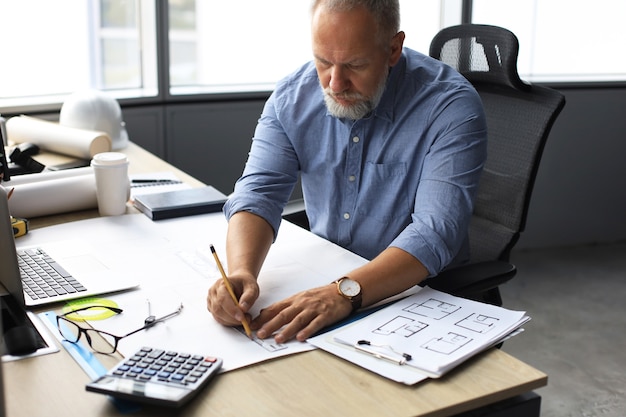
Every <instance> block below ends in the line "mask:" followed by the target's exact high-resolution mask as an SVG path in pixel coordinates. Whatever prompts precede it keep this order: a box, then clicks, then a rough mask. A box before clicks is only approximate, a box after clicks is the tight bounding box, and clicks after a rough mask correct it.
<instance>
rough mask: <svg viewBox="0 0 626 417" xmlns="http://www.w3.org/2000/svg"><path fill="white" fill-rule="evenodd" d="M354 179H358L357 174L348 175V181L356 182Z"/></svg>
mask: <svg viewBox="0 0 626 417" xmlns="http://www.w3.org/2000/svg"><path fill="white" fill-rule="evenodd" d="M354 180H356V176H354V175H350V176H349V177H348V181H350V182H354Z"/></svg>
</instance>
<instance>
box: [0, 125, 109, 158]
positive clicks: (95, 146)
mask: <svg viewBox="0 0 626 417" xmlns="http://www.w3.org/2000/svg"><path fill="white" fill-rule="evenodd" d="M6 129H7V136H8V138H9V140H10V141H12V142H15V143H23V142H29V143H34V144H35V145H37V146H39V148H41V149H44V150H48V151H51V152H56V153H60V154H65V155H70V156H75V157H77V158H82V159H91V158H92V157H93V156H94V155H96V154H98V153H101V152H109V151H110V150H111V138H109V135H108V134H106V133H105V132H98V131H95V130H85V129H77V128H74V127H67V126H61V125H60V124H58V123H54V122H49V121H47V120H42V119H38V118H35V117H30V116H15V117H11V118H10V119H9V120H7V122H6Z"/></svg>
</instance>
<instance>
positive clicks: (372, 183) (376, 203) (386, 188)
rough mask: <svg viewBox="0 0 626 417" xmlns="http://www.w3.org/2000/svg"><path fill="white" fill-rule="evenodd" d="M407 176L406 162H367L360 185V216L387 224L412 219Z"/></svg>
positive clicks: (358, 203)
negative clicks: (409, 217) (397, 220)
mask: <svg viewBox="0 0 626 417" xmlns="http://www.w3.org/2000/svg"><path fill="white" fill-rule="evenodd" d="M407 175H408V174H407V166H406V164H405V163H404V162H396V163H387V164H375V163H372V162H366V164H365V167H364V168H363V176H362V178H361V182H360V184H359V195H358V199H357V209H356V210H357V213H359V214H360V215H364V216H367V217H371V218H374V219H376V220H378V221H380V222H383V223H388V222H390V221H391V220H393V219H397V218H407V217H408V216H410V214H411V212H412V210H411V205H410V203H409V194H410V190H409V179H408V178H407Z"/></svg>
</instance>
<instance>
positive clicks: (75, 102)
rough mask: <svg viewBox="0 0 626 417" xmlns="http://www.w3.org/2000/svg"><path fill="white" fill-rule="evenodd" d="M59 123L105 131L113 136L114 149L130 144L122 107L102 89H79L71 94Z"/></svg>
mask: <svg viewBox="0 0 626 417" xmlns="http://www.w3.org/2000/svg"><path fill="white" fill-rule="evenodd" d="M59 124H61V125H62V126H68V127H74V128H78V129H86V130H96V131H98V132H104V133H106V134H108V135H109V137H110V138H111V148H112V149H113V150H120V149H123V148H125V147H126V146H127V145H128V133H127V132H126V127H125V124H124V121H123V120H122V109H121V108H120V105H119V103H118V102H117V100H115V99H114V98H112V97H109V96H108V95H106V94H104V93H103V92H101V91H97V90H87V91H78V92H76V93H74V94H72V95H70V96H69V97H68V98H67V100H65V102H63V106H62V107H61V114H60V117H59Z"/></svg>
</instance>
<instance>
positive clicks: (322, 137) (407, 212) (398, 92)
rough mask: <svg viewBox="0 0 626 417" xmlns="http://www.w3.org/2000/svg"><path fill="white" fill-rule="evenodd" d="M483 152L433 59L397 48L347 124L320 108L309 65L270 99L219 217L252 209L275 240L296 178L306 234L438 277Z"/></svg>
mask: <svg viewBox="0 0 626 417" xmlns="http://www.w3.org/2000/svg"><path fill="white" fill-rule="evenodd" d="M485 156H486V123H485V118H484V114H483V109H482V103H481V101H480V98H479V96H478V94H477V93H476V91H475V90H474V89H473V88H472V86H471V85H470V84H469V83H468V82H467V81H466V80H465V78H463V77H462V76H461V75H459V74H458V73H456V72H455V71H454V70H452V69H450V68H449V67H447V66H445V65H444V64H442V63H441V62H439V61H436V60H434V59H431V58H429V57H427V56H425V55H423V54H420V53H418V52H415V51H411V50H409V49H406V48H405V50H404V51H403V54H402V58H401V59H400V61H399V62H398V64H396V65H395V66H394V67H393V68H392V69H391V71H390V74H389V77H388V80H387V87H386V90H385V93H384V94H383V96H382V99H381V101H380V104H379V105H378V107H377V108H376V109H375V110H374V111H373V112H372V114H371V115H369V116H368V117H365V118H363V119H360V120H356V121H354V120H346V119H339V118H336V117H333V116H331V115H330V114H329V113H328V112H327V110H326V107H325V104H324V100H323V93H322V91H321V87H320V83H319V79H318V77H317V72H316V70H315V66H314V64H313V63H308V64H306V65H304V66H303V67H301V68H300V69H299V70H298V71H296V72H295V73H294V74H292V75H290V76H289V77H287V78H285V79H284V80H282V81H281V82H279V83H278V84H277V86H276V89H275V90H274V92H273V93H272V95H271V97H270V98H269V99H268V101H267V103H266V105H265V108H264V110H263V114H262V115H261V118H260V120H259V123H258V125H257V128H256V131H255V134H254V138H253V141H252V147H251V150H250V153H249V156H248V161H247V163H246V166H245V169H244V172H243V175H242V177H241V178H240V179H239V180H238V181H237V183H236V185H235V190H234V193H233V195H232V196H231V198H230V199H229V200H228V202H227V204H226V205H225V207H224V212H225V214H226V216H227V218H230V216H232V215H233V214H234V213H236V212H238V211H249V212H252V213H255V214H257V215H259V216H261V217H263V218H265V219H266V220H267V221H268V222H269V223H270V224H271V225H272V227H273V228H274V231H275V233H277V231H278V227H279V225H280V221H281V213H282V209H283V207H284V205H285V204H286V203H287V201H288V199H289V197H290V195H291V192H292V190H293V187H294V185H295V184H296V182H297V179H298V175H299V174H300V175H301V180H302V192H303V196H304V201H305V207H306V212H307V215H308V217H309V222H310V224H311V231H312V232H313V233H315V234H317V235H319V236H322V237H324V238H326V239H328V240H330V241H332V242H335V243H337V244H339V245H340V246H342V247H344V248H346V249H349V250H351V251H353V252H355V253H357V254H359V255H361V256H363V257H365V258H368V259H372V258H374V257H375V256H376V255H378V254H379V253H380V252H382V251H383V250H384V249H385V248H387V247H389V246H395V247H398V248H400V249H403V250H404V251H406V252H408V253H410V254H412V255H413V256H415V257H416V258H417V259H418V260H420V261H421V262H422V264H423V265H424V266H425V267H426V268H427V269H428V271H429V273H430V275H435V274H437V273H438V272H439V271H441V270H442V269H443V268H445V267H446V266H447V265H448V264H449V263H450V262H452V261H453V260H454V259H455V257H457V255H458V254H459V253H462V252H464V251H463V250H462V249H463V248H464V245H466V242H467V227H468V223H469V219H470V216H471V212H472V208H473V198H474V195H475V191H476V187H477V183H478V179H479V176H480V172H481V170H482V166H483V163H484V159H485ZM457 259H458V258H457Z"/></svg>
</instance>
